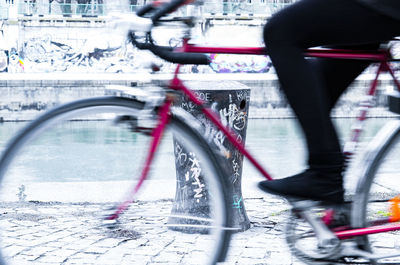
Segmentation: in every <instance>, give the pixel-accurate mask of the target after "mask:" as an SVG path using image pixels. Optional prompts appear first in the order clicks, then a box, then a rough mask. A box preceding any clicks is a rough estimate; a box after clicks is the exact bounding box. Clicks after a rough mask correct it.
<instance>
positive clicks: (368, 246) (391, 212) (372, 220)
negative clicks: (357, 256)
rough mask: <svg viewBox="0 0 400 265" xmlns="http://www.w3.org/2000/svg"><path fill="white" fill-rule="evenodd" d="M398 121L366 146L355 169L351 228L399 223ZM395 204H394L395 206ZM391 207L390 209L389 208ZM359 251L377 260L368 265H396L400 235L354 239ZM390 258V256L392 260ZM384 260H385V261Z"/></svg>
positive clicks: (377, 235) (399, 123) (399, 142)
mask: <svg viewBox="0 0 400 265" xmlns="http://www.w3.org/2000/svg"><path fill="white" fill-rule="evenodd" d="M399 157H400V120H395V121H391V122H389V123H388V124H387V125H386V126H385V127H384V128H382V129H381V131H380V132H379V134H378V135H377V136H376V137H375V139H374V140H373V141H372V142H371V143H370V145H369V147H368V150H367V152H366V154H365V157H364V159H363V160H362V163H364V164H361V165H360V166H359V170H361V173H360V176H361V178H360V180H359V183H358V187H357V192H356V195H355V199H354V206H353V212H352V226H353V227H356V228H364V227H371V226H376V225H383V226H391V225H398V222H399V221H400V219H399V218H400V216H399V215H398V214H400V212H398V210H399V209H400V208H399V207H400V204H399V203H400V197H398V196H400V170H399ZM397 200H398V202H397ZM393 207H394V208H393ZM396 215H397V216H396ZM356 240H358V244H359V246H360V247H361V248H363V249H364V250H366V251H369V252H371V253H372V254H373V255H375V256H376V257H377V256H380V257H381V258H379V259H377V260H371V264H400V231H399V230H396V231H391V232H387V233H384V234H382V233H378V234H370V235H368V236H362V237H359V238H357V239H356ZM393 255H394V256H393ZM385 257H386V258H385Z"/></svg>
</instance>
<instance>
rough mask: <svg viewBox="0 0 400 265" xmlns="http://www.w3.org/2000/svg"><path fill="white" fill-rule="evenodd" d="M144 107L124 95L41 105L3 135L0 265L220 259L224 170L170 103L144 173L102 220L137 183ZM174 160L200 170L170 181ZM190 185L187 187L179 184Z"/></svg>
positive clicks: (145, 126)
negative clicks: (2, 264) (14, 131)
mask: <svg viewBox="0 0 400 265" xmlns="http://www.w3.org/2000/svg"><path fill="white" fill-rule="evenodd" d="M143 107H144V103H142V102H139V101H136V100H133V99H128V98H119V97H105V98H93V99H86V100H80V101H77V102H73V103H70V104H66V105H63V106H60V107H57V108H55V109H53V110H51V111H49V112H47V113H46V114H44V115H43V116H41V117H39V118H38V119H37V120H35V121H33V122H31V123H29V124H28V125H27V127H26V128H25V129H23V130H21V131H20V133H19V134H18V135H17V136H16V137H15V138H14V140H13V141H11V143H10V144H9V146H8V148H7V149H6V150H5V152H4V154H3V157H2V159H1V161H0V177H1V180H2V182H1V192H0V210H1V213H2V215H1V216H0V229H1V249H2V256H3V258H4V260H5V261H6V264H35V265H40V264H215V263H216V262H217V261H219V260H222V259H223V258H224V255H225V253H226V250H227V246H228V243H229V239H230V232H229V229H227V227H229V226H230V223H229V222H230V211H229V208H228V207H227V191H226V187H225V180H224V175H223V171H222V170H221V168H220V167H219V165H218V163H217V158H216V157H215V155H214V154H213V152H212V151H211V150H210V148H209V147H208V145H207V143H206V142H205V140H204V139H203V138H202V137H201V136H200V134H199V133H198V132H197V131H196V130H194V129H192V128H191V127H190V126H188V125H187V124H186V123H185V120H183V119H180V117H179V115H174V114H173V111H172V115H171V119H170V122H169V124H168V129H169V130H168V132H167V133H165V135H164V136H163V140H165V141H162V144H161V145H160V146H159V150H158V152H157V159H156V160H155V161H154V163H153V164H152V167H151V180H146V181H145V182H144V185H143V186H144V187H143V189H141V190H140V192H139V194H138V196H137V197H136V198H135V200H134V202H133V203H131V204H130V206H129V208H128V209H127V210H126V211H125V212H124V213H123V214H122V215H121V216H120V218H119V219H118V222H117V223H115V224H114V225H113V226H108V227H105V226H104V224H103V220H104V216H109V214H110V213H111V214H112V213H113V212H114V209H115V205H117V204H118V202H119V201H121V200H122V201H124V200H126V196H127V194H129V193H130V190H132V189H133V187H135V186H136V185H137V182H138V181H139V176H140V173H141V170H142V166H143V160H144V159H145V156H146V155H147V154H148V148H149V143H148V141H149V140H151V139H152V137H150V135H151V131H152V128H154V126H155V124H156V117H157V115H156V114H155V113H149V112H143V111H141V110H142V109H143ZM172 133H173V134H174V137H175V138H176V139H178V140H179V142H174V143H173V142H172ZM181 144H182V145H184V146H185V148H187V149H186V150H191V151H190V153H189V152H187V153H185V152H184V151H182V150H183V149H181V148H180V147H181ZM192 151H193V153H192ZM174 152H175V153H176V158H174ZM175 163H179V165H182V164H185V165H186V166H187V167H188V168H190V169H191V170H192V171H193V172H199V170H200V167H201V176H199V175H193V174H191V172H187V175H186V176H185V179H183V180H178V182H179V181H184V182H187V183H186V184H187V185H183V186H182V185H181V186H178V185H177V179H176V177H175V171H176V170H175V167H174V164H175ZM189 164H190V166H188V165H189ZM191 185H192V186H196V188H197V189H196V193H195V194H192V193H190V191H189V190H187V189H183V188H182V187H189V186H191ZM177 186H178V187H179V189H182V190H179V189H178V190H176V187H177ZM128 197H129V196H128ZM204 202H206V204H204ZM190 203H191V205H188V204H190ZM197 204H199V205H200V206H198V205H197Z"/></svg>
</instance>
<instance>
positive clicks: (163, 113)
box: [104, 98, 172, 226]
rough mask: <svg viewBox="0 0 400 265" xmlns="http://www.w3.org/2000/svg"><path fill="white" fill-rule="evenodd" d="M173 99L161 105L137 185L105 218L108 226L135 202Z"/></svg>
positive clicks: (145, 177) (162, 131) (166, 120)
mask: <svg viewBox="0 0 400 265" xmlns="http://www.w3.org/2000/svg"><path fill="white" fill-rule="evenodd" d="M171 104H172V100H171V99H168V98H167V100H166V101H165V102H164V104H163V105H162V106H161V107H160V109H159V111H158V122H157V125H156V127H155V128H154V129H152V131H151V134H150V135H151V137H152V140H151V144H150V148H149V151H148V155H147V157H146V159H145V162H144V166H143V168H142V170H141V174H140V178H139V180H138V182H137V183H136V185H134V187H133V188H132V189H131V191H130V192H129V193H128V195H127V199H126V200H125V201H124V202H122V203H121V204H120V205H118V206H117V207H115V208H113V209H112V211H113V212H112V213H111V214H108V215H106V216H105V218H104V224H105V225H107V226H112V225H114V224H115V223H116V221H117V219H118V218H119V216H120V215H121V214H122V213H123V212H124V211H125V210H126V209H128V207H129V205H130V204H131V203H132V202H134V199H135V196H136V194H137V192H138V191H139V189H140V188H141V186H142V184H143V182H144V181H145V180H146V179H147V177H148V176H149V171H150V167H151V164H152V162H153V159H154V156H155V154H156V151H157V148H158V146H159V144H160V141H161V138H162V136H163V133H164V131H165V127H166V125H167V124H168V121H169V118H170V115H169V111H170V108H171Z"/></svg>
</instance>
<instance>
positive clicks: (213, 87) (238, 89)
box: [169, 81, 250, 232]
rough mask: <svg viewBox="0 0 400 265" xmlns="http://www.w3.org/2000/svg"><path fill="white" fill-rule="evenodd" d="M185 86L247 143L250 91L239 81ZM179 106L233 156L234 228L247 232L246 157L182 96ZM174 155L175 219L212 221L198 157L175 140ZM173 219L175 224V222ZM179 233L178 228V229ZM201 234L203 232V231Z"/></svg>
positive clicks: (230, 166) (229, 169) (230, 160)
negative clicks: (244, 181) (242, 187)
mask: <svg viewBox="0 0 400 265" xmlns="http://www.w3.org/2000/svg"><path fill="white" fill-rule="evenodd" d="M185 84H186V85H187V86H188V87H190V88H191V89H193V90H194V91H195V93H196V95H197V97H198V98H200V99H201V100H203V101H204V102H205V104H206V106H208V107H211V108H212V109H213V110H214V111H216V112H217V113H218V114H219V117H220V118H221V120H222V122H223V123H224V124H225V125H228V126H230V127H231V128H232V129H233V130H234V131H235V132H236V133H237V134H238V137H239V138H240V140H241V141H242V142H243V143H244V142H245V139H246V129H247V119H248V112H249V100H250V88H249V87H247V86H245V85H243V84H241V83H239V82H236V81H222V82H197V81H190V82H185ZM176 104H177V105H179V106H180V107H182V108H183V109H185V110H186V111H188V112H189V113H191V114H192V115H193V116H194V117H196V118H197V119H198V120H199V121H200V122H201V123H202V124H203V125H204V130H205V131H204V135H205V137H206V138H207V140H208V141H209V142H210V143H211V144H212V146H213V148H219V149H222V150H228V151H229V152H230V154H231V156H230V158H228V161H227V162H228V163H227V164H226V167H227V168H226V172H228V177H229V181H230V183H231V184H232V185H231V188H232V189H233V190H232V191H231V194H232V198H230V199H231V207H232V208H234V222H233V223H234V226H235V227H240V230H242V231H244V230H246V229H248V228H249V227H250V221H249V219H248V217H247V214H246V210H245V207H244V203H243V198H242V190H241V183H242V168H243V155H242V154H240V153H239V152H238V151H237V150H236V149H235V148H234V147H233V145H232V144H231V143H229V142H228V140H227V139H225V138H226V137H225V136H224V135H223V134H222V132H220V131H219V130H217V129H216V128H215V127H214V126H213V125H212V124H211V122H210V121H209V120H207V119H206V118H205V117H204V115H203V113H202V112H201V111H200V109H199V108H198V107H197V106H195V105H193V104H192V103H190V102H188V100H187V99H186V98H185V97H184V96H182V97H181V98H179V99H177V100H176ZM174 153H175V166H176V178H177V185H176V195H175V202H174V205H173V209H172V215H179V214H180V215H186V214H193V215H195V216H197V217H205V218H206V217H208V213H209V207H208V199H207V190H206V187H205V186H204V183H203V181H202V178H201V173H200V172H201V169H200V168H198V167H199V165H198V163H196V155H195V154H194V153H193V152H191V151H190V150H186V149H185V147H184V146H182V145H181V144H180V143H179V139H175V138H174ZM172 219H173V220H172ZM169 221H170V223H176V222H180V223H182V222H185V223H186V224H187V223H192V222H197V223H196V224H198V222H199V221H187V220H186V221H185V220H183V221H181V220H176V219H175V218H170V220H169ZM174 229H175V228H174ZM178 230H181V231H184V232H199V230H198V229H193V228H190V227H189V228H182V229H178ZM200 232H201V231H200Z"/></svg>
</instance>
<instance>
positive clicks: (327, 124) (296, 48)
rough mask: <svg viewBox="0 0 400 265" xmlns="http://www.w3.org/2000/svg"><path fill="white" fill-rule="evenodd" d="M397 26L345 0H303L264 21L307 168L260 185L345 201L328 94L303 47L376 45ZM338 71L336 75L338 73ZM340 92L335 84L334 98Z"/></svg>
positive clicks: (290, 192)
mask: <svg viewBox="0 0 400 265" xmlns="http://www.w3.org/2000/svg"><path fill="white" fill-rule="evenodd" d="M384 26H387V27H386V28H385V27H384ZM399 26H400V22H396V21H395V20H392V19H390V18H387V17H384V16H381V15H379V14H376V13H374V12H373V11H371V10H369V9H366V8H364V7H362V6H359V5H358V4H356V3H353V2H352V1H348V0H326V1H319V0H303V1H300V2H298V3H296V4H294V5H292V6H291V7H289V8H287V9H285V10H283V11H282V12H280V13H278V14H277V15H276V16H274V17H273V18H272V19H271V20H270V21H269V22H268V23H267V26H266V27H265V31H264V33H265V43H266V46H267V50H268V53H269V55H270V57H271V60H272V62H273V64H274V66H275V69H276V71H277V74H278V76H279V79H280V81H281V84H282V88H283V90H284V91H285V93H286V96H287V98H288V101H289V102H290V104H291V106H292V107H293V110H294V112H295V113H296V115H297V116H298V118H299V121H300V124H301V126H302V128H303V130H304V132H305V137H306V140H307V145H308V149H309V165H310V170H308V171H306V172H305V173H304V174H300V175H297V176H296V177H294V178H292V179H291V180H284V181H274V182H275V183H261V187H262V188H263V189H264V190H267V191H270V192H275V193H278V194H283V195H285V194H286V195H299V196H305V197H309V198H315V199H323V200H331V201H337V202H340V201H341V200H342V199H343V189H342V176H341V171H342V167H343V158H342V155H341V150H340V144H339V141H338V137H337V135H336V132H335V129H334V126H333V124H332V122H331V120H330V110H331V105H332V103H331V102H332V100H331V99H330V94H332V92H330V91H329V90H328V89H329V86H328V85H327V81H326V80H325V79H324V76H323V74H322V69H321V68H314V67H313V64H311V63H310V62H309V60H307V59H306V58H304V55H303V51H304V49H306V48H309V47H314V46H326V45H351V44H365V43H376V42H377V41H379V40H387V39H390V38H391V37H393V36H395V35H397V34H398V33H400V32H399V28H400V27H399ZM360 69H361V71H362V69H364V67H360ZM360 69H356V70H357V71H354V72H352V74H351V75H350V77H352V75H354V76H356V75H358V73H359V72H360ZM336 74H337V75H336V77H337V78H340V77H339V76H340V74H341V73H340V72H338V73H336ZM345 81H346V80H345ZM346 82H348V81H346ZM346 82H343V83H344V84H345V83H346ZM343 90H344V88H343V87H339V88H338V90H336V91H335V92H336V93H334V95H336V96H335V97H337V96H338V94H340V93H341V92H342V91H343ZM337 91H339V93H338V92H337Z"/></svg>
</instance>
